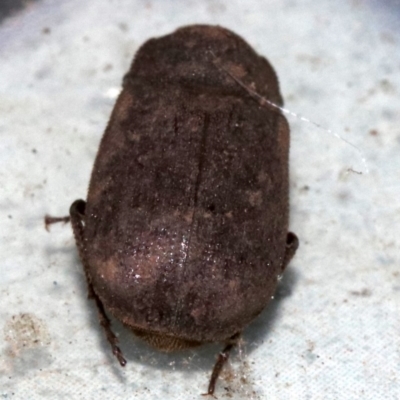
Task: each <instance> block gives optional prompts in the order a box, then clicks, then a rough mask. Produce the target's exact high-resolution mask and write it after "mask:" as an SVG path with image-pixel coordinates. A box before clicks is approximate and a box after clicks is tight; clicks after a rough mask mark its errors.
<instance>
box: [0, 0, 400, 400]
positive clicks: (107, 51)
mask: <svg viewBox="0 0 400 400" xmlns="http://www.w3.org/2000/svg"><path fill="white" fill-rule="evenodd" d="M399 10H400V8H399V3H398V2H396V1H394V0H392V1H385V2H382V1H378V0H375V1H373V0H369V1H368V0H364V1H362V0H359V1H356V0H354V1H344V0H338V1H334V2H333V1H329V0H321V1H319V2H315V1H311V0H305V1H294V0H292V1H290V0H285V1H277V0H275V1H272V0H271V1H262V0H259V1H257V0H246V1H239V0H236V1H235V0H229V1H228V0H219V1H215V0H214V1H212V0H209V1H206V0H203V1H194V0H182V1H178V0H176V1H172V0H168V1H161V0H159V1H155V0H153V1H151V0H148V1H146V0H120V1H116V0H114V1H111V0H110V1H104V0H103V1H100V0H87V1H81V0H65V1H50V0H43V1H42V2H39V3H34V4H32V5H31V6H30V7H29V8H28V9H26V10H25V11H24V12H23V13H20V14H18V15H16V16H15V17H13V18H9V19H8V20H6V21H4V22H3V23H2V25H1V26H0V60H1V61H0V193H1V196H0V218H1V240H0V246H1V247H0V261H1V262H0V276H1V279H0V338H1V339H0V398H5V399H47V398H49V399H55V400H57V399H64V398H65V399H96V400H99V399H100V400H101V399H126V398H132V399H136V398H137V399H143V400H146V399H156V398H158V399H200V398H201V397H200V393H203V392H204V391H205V390H206V387H207V383H208V379H209V375H210V371H211V368H212V365H213V363H214V357H215V355H216V353H217V352H218V351H219V350H220V348H221V346H218V345H213V346H205V347H203V348H201V349H198V350H194V351H187V352H183V353H177V354H172V355H164V354H160V353H158V352H157V351H153V350H152V349H150V348H148V347H147V346H145V345H142V344H141V342H139V340H137V339H135V338H132V337H131V335H130V334H129V333H128V332H126V331H125V330H124V328H122V327H121V325H119V324H118V323H115V324H114V326H115V330H116V331H117V332H118V333H119V334H120V339H121V347H122V349H123V351H124V352H125V355H126V357H127V359H128V365H127V366H126V368H125V369H122V368H121V367H119V365H118V364H117V362H116V360H115V359H114V358H113V357H112V355H111V352H110V350H109V346H108V344H107V343H106V341H105V339H104V335H103V332H102V330H101V328H100V327H99V325H98V322H97V315H96V311H95V308H94V304H92V302H89V301H88V300H87V299H86V284H85V281H84V276H83V273H82V269H81V266H80V263H79V261H78V258H77V254H76V250H75V245H74V241H73V238H72V233H71V229H70V227H69V226H62V225H60V226H54V227H52V229H51V233H50V234H49V233H48V232H46V231H45V230H44V225H43V216H44V215H45V214H46V213H51V214H53V215H65V214H66V213H67V212H68V208H69V205H70V204H71V203H72V201H73V200H75V199H77V198H85V196H86V189H87V185H88V180H89V175H90V172H91V167H92V163H93V160H94V157H95V154H96V151H97V147H98V144H99V140H100V138H101V135H102V133H103V130H104V127H105V125H106V122H107V119H108V117H109V114H110V112H111V109H112V107H113V103H114V99H115V95H116V93H117V92H118V89H119V87H120V83H121V79H122V76H123V74H124V73H125V72H126V70H127V69H128V66H129V64H130V62H131V59H132V56H133V54H134V53H135V51H136V50H137V49H138V46H140V45H141V44H142V43H143V42H144V41H145V40H146V39H148V38H150V37H154V36H160V35H163V34H166V33H169V32H171V31H173V30H174V29H175V28H177V27H179V26H182V25H187V24H191V23H209V24H220V25H223V26H225V27H227V28H230V29H232V30H234V31H235V32H237V33H238V34H240V35H242V36H243V37H244V38H245V39H246V40H247V41H248V42H249V43H250V44H251V45H252V46H254V48H255V49H256V50H257V51H258V52H259V53H260V54H262V55H264V56H266V57H267V58H268V59H269V60H270V61H271V63H272V64H273V65H274V67H275V69H276V71H277V73H278V76H279V78H280V82H281V90H282V94H283V96H284V98H285V100H286V107H287V108H289V109H291V110H292V111H295V112H298V113H300V114H302V115H304V116H306V117H307V118H309V119H311V120H313V121H315V122H318V123H320V124H322V125H323V126H324V127H326V128H328V129H331V130H333V131H334V132H337V133H338V134H340V135H341V136H342V137H344V138H345V139H346V140H348V141H350V142H351V143H353V144H355V145H356V146H357V147H358V148H359V149H361V151H362V152H363V155H364V156H365V158H366V162H367V167H366V166H365V164H364V163H363V162H362V159H361V156H360V154H359V153H358V152H357V151H356V150H355V149H354V148H353V147H351V146H350V145H348V144H346V143H345V142H343V141H341V140H338V139H337V138H335V137H334V136H333V135H331V134H329V133H328V132H327V131H326V130H320V129H317V128H315V127H314V126H313V125H312V124H308V123H304V122H301V120H300V119H298V118H297V119H296V118H289V122H290V124H291V128H292V147H291V229H292V230H293V231H294V232H296V234H297V235H298V236H299V238H300V242H301V245H300V248H299V250H298V252H297V254H296V257H295V258H294V260H293V261H292V263H291V265H290V267H289V269H288V270H287V272H286V275H285V276H284V278H283V280H282V281H281V286H280V289H279V291H278V293H277V295H276V296H275V300H274V301H273V302H272V303H271V305H270V307H269V309H268V310H266V312H264V313H263V314H262V315H261V317H260V318H259V319H257V320H256V321H255V322H254V323H253V324H252V325H251V326H250V327H249V328H248V329H247V330H246V331H245V333H244V335H243V343H242V345H241V346H240V351H239V352H235V353H233V356H232V362H231V366H230V368H227V369H226V371H225V372H224V374H223V376H222V379H221V380H220V382H219V383H218V387H217V392H216V395H217V396H218V398H233V399H268V400H273V399H313V400H317V399H323V400H334V399H345V400H352V399H361V398H362V399H373V400H379V399H385V400H388V399H393V400H394V399H399V398H400V381H399V376H400V353H399V349H400V339H399V337H400V269H399V266H400V252H399V248H400V239H399V234H398V229H399V219H400V202H399V198H400V156H399V154H400V112H399V109H400V93H399V91H400V46H399V40H400V37H399V33H400V32H399V31H400V25H399V20H400V11H399ZM45 28H49V30H50V31H49V32H48V33H46V30H45ZM367 168H368V170H367ZM349 169H353V170H354V171H358V172H362V174H357V173H355V172H352V171H351V170H349Z"/></svg>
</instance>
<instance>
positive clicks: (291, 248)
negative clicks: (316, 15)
mask: <svg viewBox="0 0 400 400" xmlns="http://www.w3.org/2000/svg"><path fill="white" fill-rule="evenodd" d="M298 247H299V239H298V238H297V236H296V235H295V234H294V233H293V232H288V234H287V236H286V249H285V255H284V257H283V261H282V271H283V270H284V269H285V268H286V266H287V265H288V264H289V262H290V260H291V259H292V258H293V256H294V253H296V250H297V248H298Z"/></svg>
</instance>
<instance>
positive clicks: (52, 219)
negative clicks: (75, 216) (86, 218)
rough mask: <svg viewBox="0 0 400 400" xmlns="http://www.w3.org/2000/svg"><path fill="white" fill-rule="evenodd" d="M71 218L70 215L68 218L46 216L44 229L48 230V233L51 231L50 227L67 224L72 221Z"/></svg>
mask: <svg viewBox="0 0 400 400" xmlns="http://www.w3.org/2000/svg"><path fill="white" fill-rule="evenodd" d="M70 219H71V218H70V216H69V215H68V216H67V217H51V216H50V215H47V214H46V215H45V216H44V227H45V228H46V231H48V230H49V225H52V224H56V223H57V222H64V224H66V223H67V222H69V221H70Z"/></svg>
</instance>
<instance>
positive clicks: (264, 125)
mask: <svg viewBox="0 0 400 400" xmlns="http://www.w3.org/2000/svg"><path fill="white" fill-rule="evenodd" d="M238 83H239V84H238ZM254 93H257V96H256V97H255V96H254V95H252V94H254ZM260 99H267V100H268V104H269V103H271V104H277V105H282V104H283V101H282V97H281V95H280V92H279V85H278V79H277V76H276V74H275V72H274V70H273V68H272V66H271V65H270V63H269V62H268V61H267V60H266V59H265V58H263V57H261V56H259V55H258V54H257V53H256V52H255V51H254V50H253V49H252V48H251V47H250V46H249V45H248V44H247V43H246V42H245V41H244V40H243V39H242V38H241V37H239V36H238V35H236V34H234V33H233V32H231V31H229V30H227V29H224V28H222V27H219V26H206V25H193V26H188V27H184V28H181V29H178V30H177V31H175V32H174V33H172V34H169V35H167V36H164V37H161V38H157V39H151V40H149V41H147V42H146V43H145V44H144V45H143V46H142V47H141V48H140V49H139V51H138V52H137V54H136V56H135V58H134V61H133V63H132V65H131V68H130V70H129V71H128V73H127V74H126V75H125V77H124V80H123V89H122V91H121V93H120V95H119V97H118V99H117V102H116V105H115V107H114V110H113V112H112V115H111V118H110V121H109V123H108V126H107V128H106V131H105V133H104V136H103V138H102V140H101V144H100V148H99V151H98V154H97V157H96V160H95V163H94V167H93V172H92V176H91V181H90V185H89V191H88V195H87V200H86V202H85V201H83V200H77V201H75V202H74V203H73V204H72V206H71V208H70V216H69V217H64V218H54V217H50V216H46V220H45V222H46V225H48V224H51V223H54V222H59V221H65V222H66V221H71V224H72V228H73V232H74V236H75V240H76V244H77V247H78V250H79V255H80V259H81V261H82V264H83V267H84V271H85V274H86V279H87V283H88V290H89V296H90V297H91V298H93V299H94V300H95V302H96V306H97V309H98V311H99V319H100V324H101V325H102V326H103V328H104V331H105V334H106V336H107V340H108V341H109V343H110V345H111V347H112V351H113V353H114V355H115V356H116V357H117V358H118V360H119V362H120V364H121V365H122V366H124V365H125V364H126V360H125V358H124V357H123V354H122V352H121V350H120V348H119V347H118V343H117V342H118V340H117V338H116V336H115V335H114V333H113V331H112V329H111V323H110V319H109V317H108V316H107V314H106V312H108V313H109V314H111V315H113V316H114V317H115V318H116V319H118V320H120V321H122V323H123V324H124V325H125V326H126V327H128V328H129V329H130V330H131V331H132V332H133V333H134V334H135V335H137V336H139V337H140V338H142V339H143V340H144V341H146V342H148V343H149V344H150V345H152V346H154V347H155V348H157V349H159V350H161V351H174V350H179V349H184V348H191V347H195V346H198V345H201V344H203V343H210V342H221V343H224V344H225V348H224V349H223V351H222V352H221V353H220V354H219V356H218V358H217V361H216V363H215V365H214V369H213V372H212V375H211V379H210V382H209V386H208V390H207V394H213V393H214V390H215V385H216V381H217V378H218V375H219V373H220V372H221V369H222V367H223V365H224V363H225V362H226V360H227V358H228V355H229V352H230V350H231V349H232V347H233V346H234V345H235V344H236V342H237V340H238V338H239V335H240V333H241V332H242V331H243V329H244V328H245V327H246V326H247V325H248V324H249V323H250V322H251V321H252V320H253V319H254V318H255V317H256V316H257V315H259V314H260V313H261V311H262V310H263V309H264V308H265V307H266V305H267V304H268V302H269V301H270V299H271V296H272V295H273V293H274V291H275V289H276V285H277V281H278V277H279V276H280V275H281V274H282V273H283V271H284V269H285V267H286V266H287V264H288V263H289V261H290V260H291V258H292V256H293V255H294V253H295V251H296V249H297V247H298V239H297V237H296V235H295V234H293V233H291V232H289V231H288V224H289V194H288V192H289V190H288V187H289V184H288V181H289V173H288V153H289V126H288V123H287V121H286V119H285V117H284V116H283V115H282V114H281V112H280V111H279V110H278V109H277V108H271V107H266V106H265V102H262V101H261V100H260Z"/></svg>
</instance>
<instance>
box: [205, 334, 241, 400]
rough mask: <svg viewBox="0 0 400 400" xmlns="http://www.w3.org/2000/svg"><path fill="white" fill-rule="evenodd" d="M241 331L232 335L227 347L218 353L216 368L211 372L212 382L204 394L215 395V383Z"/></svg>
mask: <svg viewBox="0 0 400 400" xmlns="http://www.w3.org/2000/svg"><path fill="white" fill-rule="evenodd" d="M239 337H240V333H235V334H234V335H233V336H231V337H230V338H229V340H228V342H227V344H226V346H225V348H224V349H223V350H222V351H221V353H219V354H218V359H217V361H216V363H215V364H214V368H213V371H212V374H211V378H210V383H209V384H208V390H207V393H204V394H203V396H209V395H210V396H213V395H214V391H215V384H216V383H217V380H218V377H219V375H220V373H221V371H222V368H223V366H224V365H225V363H226V362H227V361H228V358H229V353H230V351H231V350H232V349H233V348H234V347H235V346H236V344H237V342H238V339H239Z"/></svg>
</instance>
